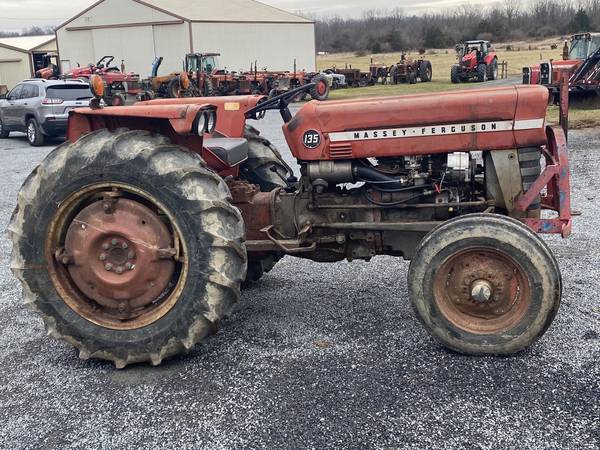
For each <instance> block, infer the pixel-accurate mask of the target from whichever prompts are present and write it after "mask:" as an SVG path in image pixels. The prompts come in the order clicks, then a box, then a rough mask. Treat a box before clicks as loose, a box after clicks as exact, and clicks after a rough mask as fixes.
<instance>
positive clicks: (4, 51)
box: [0, 35, 56, 89]
mask: <svg viewBox="0 0 600 450" xmlns="http://www.w3.org/2000/svg"><path fill="white" fill-rule="evenodd" d="M48 53H56V38H55V37H54V35H49V36H20V37H11V38H0V85H4V86H7V87H8V89H12V88H13V87H14V86H15V85H16V84H17V83H19V82H21V81H23V80H24V79H26V78H31V77H33V76H34V75H35V72H36V70H38V69H40V68H41V67H42V66H43V63H44V61H43V59H44V55H46V54H48Z"/></svg>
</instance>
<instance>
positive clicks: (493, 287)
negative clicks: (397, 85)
mask: <svg viewBox="0 0 600 450" xmlns="http://www.w3.org/2000/svg"><path fill="white" fill-rule="evenodd" d="M313 87H314V86H311V85H306V86H302V87H299V88H297V89H294V90H291V91H289V92H286V93H284V94H281V95H279V96H276V97H273V98H267V97H265V96H262V95H252V96H232V97H212V98H181V99H158V100H153V101H149V102H145V103H141V104H137V105H133V106H125V107H121V108H103V107H101V106H100V105H101V103H100V102H99V101H98V100H95V101H93V102H92V107H91V108H86V109H77V110H74V111H72V112H71V116H70V121H69V126H68V141H67V142H66V143H65V144H63V145H61V146H59V147H58V148H56V149H55V150H54V151H52V152H51V153H50V154H49V155H48V156H47V157H46V158H45V160H44V161H43V162H42V163H41V164H40V166H39V167H38V168H37V169H35V171H34V172H33V173H32V174H31V175H30V176H29V177H28V178H27V180H26V181H25V183H24V185H23V187H22V188H21V191H20V193H19V196H18V204H17V207H16V209H15V211H14V213H13V216H12V218H11V221H10V225H9V232H10V236H11V238H12V243H13V252H12V270H13V272H14V274H15V275H16V276H17V277H18V279H19V280H20V281H21V283H22V285H23V294H24V298H25V303H26V304H27V305H28V306H29V307H30V308H31V309H33V310H34V311H36V312H37V313H38V314H39V315H40V316H41V318H42V319H43V321H44V323H45V326H46V328H47V331H48V334H49V335H50V336H52V337H55V338H59V339H63V340H65V341H67V342H69V343H70V344H72V345H73V346H74V347H75V348H77V350H78V351H79V356H80V357H81V358H84V359H87V358H100V359H105V360H110V361H112V362H113V363H114V364H115V365H116V367H118V368H122V367H125V366H126V365H128V364H131V363H138V362H146V361H148V362H151V363H152V364H154V365H158V364H160V363H161V361H163V360H164V359H165V358H168V357H171V356H173V355H175V354H178V353H182V352H186V351H188V350H190V349H191V348H192V347H194V345H196V344H198V343H199V342H202V341H203V340H204V339H206V338H207V337H208V336H209V335H211V334H213V333H215V332H216V331H217V330H218V329H219V326H220V322H221V319H222V318H223V317H224V316H226V315H228V314H229V313H230V312H231V310H232V307H233V306H234V305H235V304H236V303H237V302H238V300H239V299H240V288H241V286H242V285H243V284H245V283H249V282H253V281H256V280H258V279H259V278H260V277H261V275H262V274H263V273H264V272H266V271H268V270H269V269H270V268H272V267H273V265H274V264H276V263H277V261H278V260H279V259H280V258H282V257H283V256H285V255H289V256H294V257H298V258H306V259H310V260H313V261H318V262H322V263H325V262H330V263H333V262H336V261H341V260H344V259H347V260H350V261H352V260H365V261H369V260H371V259H372V258H374V257H377V256H378V255H391V256H395V257H399V258H405V259H410V260H411V263H410V268H409V270H408V297H409V299H410V302H411V304H412V306H413V309H414V313H415V315H416V316H417V318H418V319H419V320H420V321H421V322H422V324H423V326H424V327H425V328H426V329H427V331H429V333H431V335H432V336H433V337H434V338H435V339H436V340H437V341H439V342H440V343H441V344H443V345H444V346H446V347H448V348H450V349H452V350H455V351H458V352H462V353H466V354H469V355H487V354H496V355H509V354H512V353H515V352H518V351H520V350H523V349H524V348H526V347H528V346H530V345H531V344H532V343H533V342H534V341H536V340H537V339H538V338H539V337H540V336H542V335H543V334H544V332H545V331H546V330H547V329H548V327H549V326H550V324H551V323H552V320H553V319H554V317H555V315H556V313H557V311H558V308H559V304H560V298H561V290H562V284H561V276H560V271H559V266H558V264H557V261H556V260H555V258H554V256H553V254H552V252H551V251H550V249H549V248H548V246H547V245H546V244H545V243H544V240H542V239H541V238H540V236H539V235H538V233H558V234H561V235H562V236H563V237H567V236H568V235H569V234H570V233H571V210H570V193H569V192H570V191H569V165H568V160H567V144H566V141H565V137H564V134H563V131H562V129H561V128H558V127H552V126H546V125H545V117H546V107H547V104H548V91H547V89H545V88H543V87H541V86H510V87H499V88H495V89H486V90H469V91H461V92H446V93H435V94H424V95H411V96H404V97H390V98H378V99H376V100H374V99H353V100H342V101H328V102H319V101H311V102H308V103H306V104H305V105H304V106H303V107H302V108H300V110H299V111H298V112H297V113H296V114H295V115H293V114H292V113H291V112H290V109H289V108H288V106H289V104H290V102H291V101H292V99H293V98H294V97H296V96H297V95H299V94H301V93H302V92H307V91H308V90H310V89H311V88H313ZM101 88H102V83H98V82H96V80H92V91H93V92H94V93H95V95H96V96H97V97H101V96H102V92H101ZM269 110H276V111H279V112H280V114H281V118H282V120H283V128H282V130H283V134H284V135H285V139H286V141H287V143H288V145H289V147H290V150H291V153H292V155H293V156H294V158H295V159H296V160H297V162H298V164H299V166H300V172H299V173H300V174H301V175H300V177H299V178H296V177H294V175H293V174H292V171H291V170H290V168H289V167H288V166H287V165H286V164H285V162H284V161H283V159H282V158H281V155H280V154H279V152H278V151H277V150H276V149H275V148H274V147H273V145H271V144H270V143H269V141H268V140H266V139H265V138H264V137H262V136H260V134H259V133H258V132H257V131H256V130H255V129H254V128H253V127H251V126H250V125H249V123H248V122H249V121H254V120H259V119H261V118H263V117H264V116H265V113H266V112H267V111H269ZM315 276H318V269H317V266H315ZM381 288H382V289H385V287H384V286H382V287H381ZM397 294H398V301H399V302H400V301H403V300H404V298H403V297H405V293H404V292H402V291H399V292H398V293H397ZM307 307H310V305H307Z"/></svg>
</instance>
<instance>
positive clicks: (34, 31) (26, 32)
mask: <svg viewBox="0 0 600 450" xmlns="http://www.w3.org/2000/svg"><path fill="white" fill-rule="evenodd" d="M45 34H54V27H53V26H38V25H33V26H31V27H28V28H23V29H22V30H21V31H3V30H0V38H5V37H18V36H43V35H45Z"/></svg>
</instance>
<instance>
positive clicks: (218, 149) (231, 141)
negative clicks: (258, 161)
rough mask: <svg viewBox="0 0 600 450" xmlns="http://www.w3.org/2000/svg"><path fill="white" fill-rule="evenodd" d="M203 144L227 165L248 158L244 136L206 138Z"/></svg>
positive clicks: (234, 164)
mask: <svg viewBox="0 0 600 450" xmlns="http://www.w3.org/2000/svg"><path fill="white" fill-rule="evenodd" d="M203 146H204V148H205V149H207V150H208V151H210V152H211V153H212V154H213V155H215V156H216V157H217V158H219V159H220V160H221V161H223V163H225V164H226V165H228V166H229V167H233V166H237V165H238V164H240V163H242V162H244V161H246V160H247V159H248V141H247V140H246V139H244V138H208V139H204V144H203Z"/></svg>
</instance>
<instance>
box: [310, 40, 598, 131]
mask: <svg viewBox="0 0 600 450" xmlns="http://www.w3.org/2000/svg"><path fill="white" fill-rule="evenodd" d="M549 42H551V41H550V40H549V41H546V42H545V43H539V48H540V49H539V50H521V51H510V52H507V51H504V50H499V51H498V52H497V53H498V60H499V61H500V62H501V61H506V62H507V63H508V76H511V77H514V76H520V75H521V74H522V68H523V67H526V66H531V65H534V64H537V63H539V62H540V61H548V60H549V59H558V58H560V57H561V48H562V47H561V46H560V45H559V47H558V49H556V50H551V49H550V47H549ZM511 45H513V47H514V48H517V47H519V46H520V47H521V48H527V46H528V44H525V43H511ZM504 47H505V46H504ZM504 47H503V44H500V45H497V46H496V48H497V49H503V48H504ZM409 56H411V57H413V58H418V57H419V56H418V55H416V54H409ZM372 58H373V61H374V62H377V63H383V64H387V65H392V64H394V63H396V62H398V60H399V58H400V54H399V53H384V54H380V55H374V56H372ZM422 58H424V59H428V60H429V61H431V66H432V69H433V79H432V80H431V82H429V83H421V82H418V83H417V84H412V85H411V84H397V85H393V84H390V85H376V86H370V87H365V88H347V89H339V90H336V91H332V92H331V94H330V98H331V99H332V100H341V99H351V98H360V97H383V96H393V95H408V94H419V93H427V92H440V91H448V90H455V89H469V88H474V87H485V83H461V84H452V83H451V82H450V67H451V66H452V64H455V63H456V54H455V52H454V50H453V49H448V50H436V51H435V52H429V53H428V54H427V55H423V56H422ZM370 61H371V56H370V55H367V56H362V57H358V56H355V55H354V54H352V53H337V54H330V55H325V56H319V57H318V58H317V65H318V68H319V69H326V68H331V67H338V68H343V67H346V65H348V66H350V65H351V66H352V67H353V68H359V69H361V70H365V71H367V70H368V68H369V64H370ZM598 107H599V105H598V104H595V105H586V106H584V107H581V108H579V107H577V106H572V107H571V109H570V112H569V125H570V128H584V127H596V126H600V114H599V110H598ZM547 118H548V122H549V123H558V108H556V107H552V106H551V107H549V108H548V117H547Z"/></svg>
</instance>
